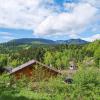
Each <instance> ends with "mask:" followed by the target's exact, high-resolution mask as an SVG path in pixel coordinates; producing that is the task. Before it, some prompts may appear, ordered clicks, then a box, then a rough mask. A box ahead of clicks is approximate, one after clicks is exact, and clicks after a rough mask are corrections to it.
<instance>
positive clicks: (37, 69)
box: [10, 60, 61, 81]
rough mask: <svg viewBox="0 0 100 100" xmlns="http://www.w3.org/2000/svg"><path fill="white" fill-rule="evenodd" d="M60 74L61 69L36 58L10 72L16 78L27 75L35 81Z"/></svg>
mask: <svg viewBox="0 0 100 100" xmlns="http://www.w3.org/2000/svg"><path fill="white" fill-rule="evenodd" d="M60 74H61V73H60V72H59V71H57V70H55V69H53V68H51V67H49V66H47V65H45V64H42V63H40V62H38V61H36V60H31V61H29V62H26V63H25V64H22V65H21V66H18V67H16V68H14V69H13V70H12V71H11V72H10V75H13V76H15V77H16V79H20V78H21V77H23V76H26V77H29V78H32V79H33V80H34V81H38V80H41V79H43V80H45V79H48V78H50V77H55V76H57V75H60Z"/></svg>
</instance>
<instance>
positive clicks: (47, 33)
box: [0, 0, 100, 42]
mask: <svg viewBox="0 0 100 100" xmlns="http://www.w3.org/2000/svg"><path fill="white" fill-rule="evenodd" d="M16 38H47V39H53V40H65V39H70V38H81V39H84V40H88V41H93V40H95V39H100V0H0V42H5V41H9V40H12V39H16Z"/></svg>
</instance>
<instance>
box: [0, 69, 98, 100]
mask: <svg viewBox="0 0 100 100" xmlns="http://www.w3.org/2000/svg"><path fill="white" fill-rule="evenodd" d="M11 82H12V77H8V75H2V76H0V100H10V99H11V100H80V99H81V100H99V99H100V70H98V69H95V68H87V69H81V70H78V71H77V72H76V73H75V74H74V75H73V83H72V84H67V83H65V82H64V77H63V76H59V77H57V78H51V79H49V80H48V81H40V82H32V80H30V79H28V78H26V77H24V76H23V78H22V79H20V80H14V82H13V84H8V83H11ZM34 85H35V87H34Z"/></svg>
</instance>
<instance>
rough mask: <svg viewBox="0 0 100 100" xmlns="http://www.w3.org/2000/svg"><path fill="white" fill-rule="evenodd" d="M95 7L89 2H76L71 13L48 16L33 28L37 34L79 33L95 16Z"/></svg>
mask: <svg viewBox="0 0 100 100" xmlns="http://www.w3.org/2000/svg"><path fill="white" fill-rule="evenodd" d="M96 11H97V9H96V8H94V7H92V6H91V5H89V4H85V3H83V4H78V5H77V6H75V8H74V9H73V11H72V12H71V13H68V12H62V13H60V14H58V15H51V16H48V17H47V18H46V19H45V20H43V21H42V22H41V23H40V25H38V26H37V28H36V29H35V33H38V34H39V35H51V34H55V33H56V34H57V33H60V34H62V35H65V34H66V35H71V36H72V35H76V34H79V33H81V32H82V31H83V30H85V28H86V27H87V25H89V24H90V23H91V22H92V20H93V18H94V17H95V14H96Z"/></svg>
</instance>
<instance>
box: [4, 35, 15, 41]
mask: <svg viewBox="0 0 100 100" xmlns="http://www.w3.org/2000/svg"><path fill="white" fill-rule="evenodd" d="M14 38H15V37H13V36H2V39H7V40H12V39H14Z"/></svg>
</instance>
